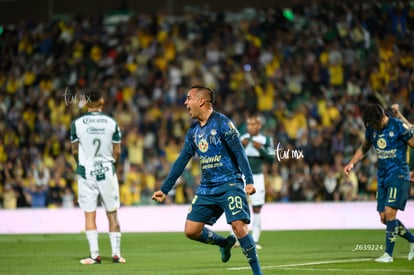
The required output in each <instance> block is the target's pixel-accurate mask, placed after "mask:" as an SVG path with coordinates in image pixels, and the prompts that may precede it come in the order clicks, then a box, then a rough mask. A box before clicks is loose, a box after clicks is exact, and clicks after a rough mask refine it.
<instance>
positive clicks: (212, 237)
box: [198, 227, 227, 246]
mask: <svg viewBox="0 0 414 275" xmlns="http://www.w3.org/2000/svg"><path fill="white" fill-rule="evenodd" d="M198 241H199V242H202V243H207V244H215V245H219V246H225V245H227V238H225V237H223V236H220V235H219V234H217V233H215V232H213V231H210V230H208V229H207V228H205V227H203V231H202V232H201V235H200V237H199V238H198Z"/></svg>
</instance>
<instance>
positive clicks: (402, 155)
mask: <svg viewBox="0 0 414 275" xmlns="http://www.w3.org/2000/svg"><path fill="white" fill-rule="evenodd" d="M362 119H363V121H364V125H365V128H366V129H365V139H364V141H363V143H362V145H361V146H360V147H359V148H358V149H357V151H356V152H355V154H354V155H353V157H352V159H351V161H350V162H349V163H348V164H347V165H345V167H344V173H345V175H346V176H349V173H350V172H351V170H352V169H353V168H354V166H355V165H356V164H357V162H358V161H360V160H361V159H362V158H363V157H364V156H365V154H366V153H367V152H368V150H369V149H370V148H371V147H372V146H374V148H375V151H376V153H377V157H378V168H377V177H378V190H377V211H378V212H379V215H380V219H381V222H382V223H384V224H385V225H386V232H385V253H384V254H383V255H382V256H381V257H379V258H376V259H375V261H376V262H380V263H391V262H393V261H394V259H393V256H392V253H393V251H394V246H395V241H396V240H397V237H398V236H401V237H403V238H404V239H406V240H407V241H408V242H409V243H410V246H409V248H410V251H409V253H408V260H409V261H411V260H412V259H413V258H414V235H413V234H412V233H411V232H410V231H408V229H407V228H406V227H405V226H404V224H403V223H402V222H401V221H400V220H399V219H397V212H398V209H400V210H402V211H403V210H404V209H405V205H406V203H407V199H408V191H409V187H410V181H409V179H410V175H409V170H408V164H407V145H409V146H411V147H414V129H413V128H409V127H408V125H407V124H405V123H403V122H402V121H400V120H398V119H396V118H393V117H389V116H388V115H386V114H385V111H384V109H383V108H382V106H381V105H379V104H370V105H368V106H366V107H365V110H364V112H363V118H362Z"/></svg>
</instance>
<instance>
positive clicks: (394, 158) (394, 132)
mask: <svg viewBox="0 0 414 275" xmlns="http://www.w3.org/2000/svg"><path fill="white" fill-rule="evenodd" d="M412 136H413V131H411V130H410V129H409V128H408V126H407V125H405V124H403V123H402V122H401V121H400V120H398V119H395V118H393V117H389V122H388V124H387V125H386V126H385V127H384V129H382V130H375V129H374V128H372V127H368V128H367V129H366V131H365V138H366V139H367V140H368V141H369V142H371V144H372V145H373V146H374V148H375V151H376V152H377V157H378V169H377V174H378V183H379V184H380V183H382V182H384V181H386V180H387V179H388V178H391V177H392V175H395V174H400V175H404V177H405V179H406V180H408V179H409V169H408V164H407V146H408V145H407V141H408V140H409V139H410V138H411V137H412Z"/></svg>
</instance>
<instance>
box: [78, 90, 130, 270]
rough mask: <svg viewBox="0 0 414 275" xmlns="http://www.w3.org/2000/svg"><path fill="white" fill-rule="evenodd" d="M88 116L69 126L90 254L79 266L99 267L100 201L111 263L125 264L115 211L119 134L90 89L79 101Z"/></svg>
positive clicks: (98, 95)
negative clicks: (104, 212)
mask: <svg viewBox="0 0 414 275" xmlns="http://www.w3.org/2000/svg"><path fill="white" fill-rule="evenodd" d="M82 99H83V100H84V101H86V105H87V108H88V111H87V113H85V114H83V115H82V116H80V117H78V118H76V119H75V120H74V121H73V122H72V125H71V131H70V141H71V143H72V153H73V155H74V157H75V159H76V162H77V168H76V174H77V180H78V203H79V207H80V208H81V209H82V210H83V211H84V213H85V233H86V238H87V239H88V243H89V250H90V255H89V257H88V258H85V259H82V260H80V263H81V264H86V265H90V264H100V263H101V256H100V253H99V245H98V230H97V226H96V209H97V207H98V205H99V202H101V203H102V206H103V207H104V208H105V210H106V215H107V218H108V222H109V237H110V242H111V248H112V262H113V263H125V262H126V260H125V259H124V258H122V257H121V229H120V224H119V221H118V215H117V210H118V208H119V207H120V201H119V185H118V178H117V175H116V171H115V163H116V161H117V160H118V158H119V155H120V152H121V131H120V129H119V126H118V124H117V122H116V121H115V120H114V119H113V118H112V117H110V116H108V115H106V114H104V113H102V107H103V104H104V99H103V97H102V93H101V91H100V90H99V89H90V90H88V91H86V92H85V94H84V97H83V98H82Z"/></svg>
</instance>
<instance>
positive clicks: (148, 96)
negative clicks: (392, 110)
mask: <svg viewBox="0 0 414 275" xmlns="http://www.w3.org/2000/svg"><path fill="white" fill-rule="evenodd" d="M290 11H291V13H289V12H290ZM413 27H414V8H413V7H411V6H410V5H409V2H399V1H398V2H397V1H396V2H392V3H386V4H379V3H377V2H367V3H352V4H349V3H346V2H343V3H342V2H337V3H334V2H329V3H324V2H321V3H319V4H308V5H302V6H297V7H293V8H292V9H291V10H287V9H285V10H283V9H278V8H273V9H253V8H251V9H245V10H240V11H238V12H230V11H227V12H212V11H208V10H202V11H191V12H187V13H186V14H185V15H184V16H180V17H178V16H177V17H175V16H173V15H167V14H161V13H159V14H154V15H149V14H135V15H133V16H131V17H130V19H129V20H127V21H125V22H121V23H119V24H118V25H117V26H116V27H115V28H112V29H109V28H108V26H107V25H106V24H105V23H104V17H103V16H81V15H78V16H73V17H70V18H68V19H59V20H50V21H49V22H46V23H42V22H35V21H25V22H21V23H20V24H17V25H15V26H13V27H8V28H5V29H4V31H3V33H1V35H0V53H1V58H0V131H1V133H2V134H1V136H0V202H1V207H3V208H16V207H76V195H77V183H76V179H75V173H74V169H75V160H74V159H73V157H72V155H71V152H70V142H69V130H70V123H71V121H72V119H73V118H74V117H76V116H78V115H80V114H81V113H82V112H84V109H83V108H82V107H81V101H82V93H83V91H85V89H88V87H101V88H102V89H104V90H105V91H106V92H107V94H106V96H105V100H106V103H105V108H104V111H105V112H107V113H109V114H110V115H112V116H113V117H114V118H115V119H116V120H117V121H118V123H119V125H120V127H121V130H122V133H123V141H122V157H121V161H120V162H119V163H118V166H117V169H118V173H119V174H118V175H119V180H120V185H121V187H120V192H121V201H122V204H123V205H125V206H130V205H145V204H151V203H152V202H151V195H152V193H153V191H154V190H155V189H159V186H160V184H161V182H162V180H163V179H164V177H165V176H166V174H167V172H168V170H169V168H170V165H171V163H172V162H173V161H174V160H175V158H176V157H177V155H178V153H179V150H180V147H181V144H182V141H183V137H184V134H185V131H186V130H187V129H188V127H189V126H190V125H191V120H190V119H189V116H188V113H187V110H186V108H185V107H184V105H183V102H184V101H185V97H186V92H187V91H186V87H188V86H190V85H191V84H194V83H204V84H207V85H209V86H210V87H211V88H213V89H214V90H215V91H216V94H217V102H216V107H215V108H216V109H217V110H220V112H223V113H225V114H226V115H228V116H229V117H230V118H231V119H232V120H233V121H234V122H235V123H236V125H237V127H238V128H239V130H240V132H242V133H243V132H245V119H246V117H247V116H248V114H251V113H256V112H258V113H260V114H262V116H263V118H264V120H265V125H264V131H265V132H266V134H269V135H272V136H273V138H274V141H275V149H276V161H275V162H274V164H273V165H271V166H269V167H268V168H267V169H266V171H265V174H266V181H267V183H266V186H267V201H269V202H275V201H283V202H294V201H328V200H329V201H353V200H373V199H375V191H376V176H375V173H376V170H375V165H374V164H373V163H374V162H375V159H374V158H375V154H374V153H372V154H370V155H369V156H368V157H367V158H366V159H365V160H364V161H363V162H362V163H361V164H359V165H360V167H359V169H356V170H355V171H356V172H353V173H352V174H351V176H350V177H349V178H346V177H344V175H343V173H342V167H343V164H344V163H346V161H348V160H349V158H350V157H351V155H352V152H353V151H355V149H356V147H357V146H359V144H360V143H361V138H362V137H363V134H364V126H363V123H362V120H361V108H363V106H364V105H365V104H366V103H367V102H372V101H378V102H380V103H382V104H383V105H384V106H386V107H389V106H390V105H391V104H392V103H399V104H400V106H401V110H402V112H403V114H404V115H405V116H406V117H407V118H408V119H409V120H410V121H414V119H413V114H414V112H412V110H411V109H412V107H413V103H414V74H413V64H414V60H413V57H414V52H413V47H412V42H411V41H412V38H413V34H414V33H413V30H414V29H413ZM196 161H197V159H196V160H194V161H193V162H192V163H191V164H190V165H189V166H188V167H187V169H186V171H185V172H184V174H183V176H182V177H181V178H180V180H179V181H178V182H177V184H176V186H175V189H174V190H173V192H172V193H170V194H171V196H170V197H169V200H168V201H167V203H188V202H189V201H190V200H191V198H192V195H193V193H194V190H195V188H196V186H197V182H198V178H199V173H200V171H199V170H198V165H197V163H194V162H196ZM411 197H414V190H412V192H411Z"/></svg>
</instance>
